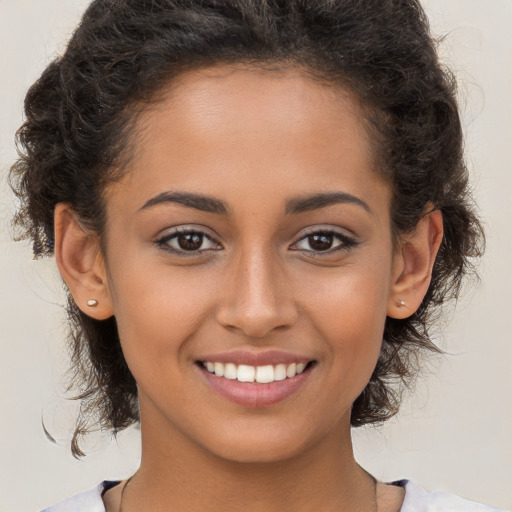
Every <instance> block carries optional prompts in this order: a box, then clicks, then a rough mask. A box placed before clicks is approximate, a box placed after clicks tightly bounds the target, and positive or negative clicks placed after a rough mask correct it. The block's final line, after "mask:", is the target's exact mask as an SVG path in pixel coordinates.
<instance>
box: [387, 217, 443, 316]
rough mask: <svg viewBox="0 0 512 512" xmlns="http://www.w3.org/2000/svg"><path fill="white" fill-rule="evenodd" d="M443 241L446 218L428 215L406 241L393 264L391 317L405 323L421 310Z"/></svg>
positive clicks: (389, 310) (389, 301)
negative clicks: (403, 320)
mask: <svg viewBox="0 0 512 512" xmlns="http://www.w3.org/2000/svg"><path fill="white" fill-rule="evenodd" d="M442 239H443V215H442V213H441V211H439V210H434V211H431V212H430V213H428V214H426V215H424V216H423V217H422V218H421V219H420V221H419V222H418V225H417V226H416V229H415V230H414V232H413V233H411V234H407V235H405V236H404V237H402V240H401V243H400V248H399V249H398V250H397V252H396V254H395V257H394V262H393V280H392V285H391V290H390V294H389V299H388V307H387V315H388V316H389V317H391V318H398V319H403V318H407V317H409V316H411V315H412V314H414V313H415V311H416V310H417V309H418V308H419V306H420V304H421V302H422V300H423V297H425V294H426V293H427V290H428V287H429V286H430V281H431V278H432V268H433V266H434V261H435V259H436V256H437V252H438V250H439V247H440V245H441V241H442Z"/></svg>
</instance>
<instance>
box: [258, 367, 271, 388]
mask: <svg viewBox="0 0 512 512" xmlns="http://www.w3.org/2000/svg"><path fill="white" fill-rule="evenodd" d="M256 382H259V383H260V384H267V383H269V382H274V367H273V366H272V365H271V364H269V365H268V366H257V367H256Z"/></svg>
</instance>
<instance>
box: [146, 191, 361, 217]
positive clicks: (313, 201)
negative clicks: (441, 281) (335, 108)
mask: <svg viewBox="0 0 512 512" xmlns="http://www.w3.org/2000/svg"><path fill="white" fill-rule="evenodd" d="M165 203H176V204H181V205H183V206H187V207H189V208H195V209H196V210H200V211H203V212H208V213H217V214H220V215H228V214H230V213H231V211H232V210H231V208H230V207H229V206H228V204H227V203H226V202H224V201H222V200H220V199H216V198H214V197H210V196H204V195H201V194H193V193H191V192H171V191H167V192H162V193H161V194H158V195H156V196H155V197H153V198H151V199H149V200H148V201H146V203H144V205H143V206H142V207H141V208H140V209H139V211H141V210H147V209H148V208H151V207H153V206H156V205H159V204H165ZM334 204H354V205H357V206H360V207H362V208H363V209H365V210H366V211H367V212H369V213H371V209H370V207H369V206H368V205H367V204H366V203H365V202H364V201H363V200H362V199H359V198H358V197H356V196H353V195H352V194H348V193H346V192H322V193H317V194H313V195H309V196H304V197H294V198H291V199H289V200H288V201H287V202H286V206H285V213H286V214H287V215H289V214H297V213H302V212H307V211H312V210H318V209H320V208H325V207H326V206H331V205H334Z"/></svg>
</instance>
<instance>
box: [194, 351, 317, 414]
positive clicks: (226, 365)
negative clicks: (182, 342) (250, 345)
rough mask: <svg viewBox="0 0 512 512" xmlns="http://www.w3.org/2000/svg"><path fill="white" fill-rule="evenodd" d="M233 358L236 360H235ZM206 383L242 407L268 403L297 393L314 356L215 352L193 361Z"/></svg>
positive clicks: (310, 368) (276, 402) (307, 377)
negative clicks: (311, 357) (308, 357)
mask: <svg viewBox="0 0 512 512" xmlns="http://www.w3.org/2000/svg"><path fill="white" fill-rule="evenodd" d="M235 361H236V362H235ZM196 363H197V367H198V368H199V369H200V371H201V374H202V375H203V378H204V380H205V382H206V383H207V385H208V387H209V388H210V389H212V390H213V391H215V392H216V393H218V394H219V395H221V396H222V397H224V398H225V399H227V400H229V401H230V402H234V403H236V404H238V405H242V406H244V407H252V408H254V407H269V406H272V405H275V404H278V403H279V402H282V401H284V400H285V399H287V398H289V397H291V396H292V395H294V394H295V393H297V392H298V391H299V390H300V389H301V388H302V387H303V385H304V384H305V382H307V381H308V379H310V376H311V374H312V373H315V372H313V371H312V370H313V368H314V367H315V366H316V361H315V360H309V361H308V360H307V359H306V358H304V357H297V356H296V357H294V356H293V355H291V354H284V353H281V352H276V351H271V352H266V353H260V354H254V353H249V352H237V353H233V352H232V353H230V354H217V355H212V356H211V357H205V358H204V359H201V360H198V361H196Z"/></svg>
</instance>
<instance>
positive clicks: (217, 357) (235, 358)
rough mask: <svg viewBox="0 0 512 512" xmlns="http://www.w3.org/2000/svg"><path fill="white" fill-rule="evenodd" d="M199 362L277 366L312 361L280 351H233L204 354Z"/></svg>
mask: <svg viewBox="0 0 512 512" xmlns="http://www.w3.org/2000/svg"><path fill="white" fill-rule="evenodd" d="M198 360H199V361H201V362H212V363H224V364H226V363H233V364H236V365H240V364H244V365H248V366H265V365H277V364H292V363H304V364H306V363H309V362H310V361H312V359H311V358H310V357H306V356H302V355H299V354H292V353H290V352H283V351H281V350H264V351H262V350H259V351H249V350H233V351H231V352H220V353H216V354H205V355H204V356H201V357H200V358H199V359H198Z"/></svg>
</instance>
